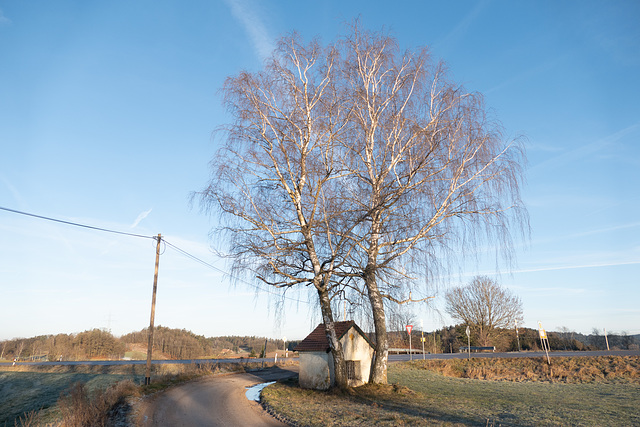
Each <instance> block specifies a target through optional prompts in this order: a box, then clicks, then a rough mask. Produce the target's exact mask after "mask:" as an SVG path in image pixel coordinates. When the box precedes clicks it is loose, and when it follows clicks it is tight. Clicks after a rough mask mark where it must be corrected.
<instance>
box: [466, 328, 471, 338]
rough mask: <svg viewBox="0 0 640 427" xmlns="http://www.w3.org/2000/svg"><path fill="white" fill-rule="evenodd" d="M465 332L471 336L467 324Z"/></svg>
mask: <svg viewBox="0 0 640 427" xmlns="http://www.w3.org/2000/svg"><path fill="white" fill-rule="evenodd" d="M466 333H467V336H471V331H470V330H469V326H467V330H466Z"/></svg>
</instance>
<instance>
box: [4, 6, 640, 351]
mask: <svg viewBox="0 0 640 427" xmlns="http://www.w3.org/2000/svg"><path fill="white" fill-rule="evenodd" d="M358 16H359V17H360V19H361V22H362V24H363V25H364V26H365V27H367V28H368V29H381V28H385V29H386V30H388V31H390V32H391V34H392V35H394V36H395V37H397V39H398V40H399V42H400V44H401V46H405V47H407V48H413V47H417V46H422V45H427V46H429V47H430V49H431V53H432V55H434V57H436V58H438V59H442V60H444V61H446V62H447V63H448V65H449V69H450V71H451V74H452V76H453V78H454V79H455V80H456V81H457V82H459V83H462V84H464V85H465V87H466V88H467V89H468V90H473V91H479V92H482V93H484V94H485V96H486V104H487V106H488V107H490V108H491V109H492V110H493V111H494V112H495V114H496V116H497V117H498V118H499V119H500V120H501V121H502V123H503V125H504V127H505V130H506V134H507V136H512V137H516V136H519V135H524V136H525V137H526V138H527V153H528V159H529V165H528V169H527V175H526V179H527V182H526V185H525V186H524V188H523V198H524V201H525V203H526V205H527V207H528V209H529V214H530V219H531V237H530V239H529V240H527V241H523V242H517V248H516V264H515V265H514V266H513V267H512V269H511V270H510V271H509V270H505V269H502V272H501V273H500V274H499V275H498V276H496V278H497V280H499V282H500V283H502V284H503V285H504V286H506V287H509V288H510V289H512V290H513V291H514V292H515V293H516V294H517V295H519V296H520V297H521V299H522V301H523V306H524V317H525V326H528V327H533V328H535V327H537V322H538V321H540V322H542V324H543V326H544V327H545V328H546V329H548V330H554V329H556V328H557V327H561V326H566V327H568V328H570V329H573V330H576V331H578V332H586V333H588V332H590V331H591V330H592V328H598V329H600V330H602V329H603V328H606V329H607V331H611V332H620V331H627V332H629V333H633V334H637V333H640V304H639V303H640V286H639V285H640V216H639V215H638V211H639V210H640V209H639V208H640V191H638V186H639V184H640V172H639V171H640V102H639V101H638V99H640V79H638V76H639V75H640V27H639V26H638V25H637V21H638V17H640V3H638V2H637V1H609V2H592V1H566V2H553V1H541V2H538V1H536V2H533V1H523V2H510V1H486V2H466V1H460V2H435V1H434V2H430V1H420V2H418V1H403V2H394V3H392V2H382V1H380V2H375V1H353V2H344V1H327V2H321V1H318V2H292V1H239V0H237V1H232V0H228V1H190V2H177V1H161V2H151V1H139V2H125V1H111V2H79V1H76V2H71V1H56V2H48V1H33V2H19V1H5V0H0V206H3V207H6V208H11V209H17V210H21V211H27V212H32V213H35V214H39V215H44V216H50V217H54V218H58V219H61V220H65V221H72V222H79V223H83V224H88V225H92V226H96V227H102V228H109V229H115V230H120V231H124V232H129V233H135V234H141V235H145V236H154V235H156V234H157V233H162V235H163V236H164V237H165V238H166V239H167V241H168V242H170V243H172V244H174V245H176V246H178V247H179V248H181V249H183V250H185V251H187V252H189V253H191V254H193V255H195V256H197V257H199V258H201V259H203V260H205V261H207V262H208V263H210V264H212V265H214V266H215V267H217V268H219V269H220V270H221V271H222V272H221V271H220V270H215V269H212V268H209V267H207V266H204V265H201V264H199V263H196V262H194V261H193V260H190V259H188V258H186V257H185V256H183V255H182V254H180V253H179V252H177V251H175V250H173V249H172V248H171V247H166V248H164V252H163V254H162V256H161V259H160V274H159V282H158V302H157V313H156V325H157V324H162V325H164V326H169V327H174V328H185V329H189V330H192V331H193V332H195V333H198V334H202V335H206V336H217V335H255V336H269V337H273V338H282V337H283V336H286V337H288V338H290V339H297V338H303V337H304V336H305V335H306V334H307V333H308V332H309V331H310V330H311V329H312V328H313V327H314V325H315V324H316V323H317V322H318V321H319V316H318V313H317V312H315V311H314V310H313V309H310V305H309V304H308V303H307V300H308V299H309V297H311V301H313V295H311V296H309V295H307V294H306V293H304V292H301V293H300V294H299V295H293V296H294V299H298V300H299V301H296V300H294V299H292V300H287V302H286V303H285V304H284V305H280V306H279V305H278V304H277V298H274V297H273V296H271V297H270V296H269V295H268V294H265V293H263V292H256V290H255V289H254V288H252V287H250V286H248V285H246V284H244V283H237V284H235V285H234V284H233V283H231V281H230V280H229V278H228V276H227V275H225V274H223V272H224V271H226V270H227V267H226V265H225V263H224V261H223V260H220V259H218V258H217V257H216V256H215V255H214V254H213V253H212V252H211V251H210V249H209V247H210V243H211V242H212V240H211V239H210V237H209V231H210V229H211V227H212V226H214V225H215V220H213V219H210V218H208V217H207V216H205V215H203V214H202V213H201V212H199V210H198V208H197V207H195V208H194V207H191V206H190V204H189V193H190V192H192V191H196V190H199V189H201V188H202V187H203V186H204V185H205V183H206V181H207V178H208V176H209V170H208V162H209V160H210V159H211V158H212V156H213V155H214V153H215V151H216V141H215V140H213V139H212V131H213V130H214V129H215V128H216V127H217V126H219V125H221V124H223V123H225V122H227V121H228V120H229V116H228V114H227V113H226V112H225V111H224V109H223V108H222V106H221V100H220V97H219V94H218V90H219V88H220V87H221V86H222V83H223V81H224V79H225V77H226V76H229V75H233V74H235V73H237V72H239V71H240V70H242V69H248V70H258V69H259V68H260V66H261V63H262V60H263V59H264V57H265V56H266V55H268V53H269V52H270V50H271V49H272V47H273V45H274V41H275V40H276V39H277V38H278V37H279V36H281V35H284V34H287V33H289V32H291V31H293V30H296V31H298V32H299V33H301V34H302V36H303V37H305V38H306V39H307V40H309V39H310V38H311V37H314V36H319V37H321V38H322V40H324V41H331V40H333V39H334V38H335V37H336V36H337V35H338V34H339V33H340V32H342V31H343V29H344V23H345V22H347V21H350V20H352V19H353V18H355V17H358ZM212 239H215V236H213V237H212ZM154 260H155V248H154V242H153V241H152V240H151V239H141V238H134V237H128V236H121V235H114V234H108V233H101V232H97V231H92V230H87V229H82V228H77V227H71V226H66V225H62V224H57V223H52V222H47V221H42V220H38V219H34V218H30V217H25V216H21V215H17V214H14V213H9V212H4V211H0V339H7V338H13V337H27V336H34V335H40V334H51V333H59V332H64V333H73V332H80V331H83V330H86V329H91V328H109V329H111V330H112V331H113V333H114V334H116V335H121V334H124V333H127V332H130V331H133V330H139V329H142V328H143V327H145V326H147V325H148V323H149V308H150V297H151V287H152V282H153V268H154ZM493 266H494V263H492V262H491V260H486V261H482V262H480V263H479V264H477V265H473V266H469V267H465V269H464V270H463V271H462V273H461V274H460V275H457V276H456V277H455V278H453V279H452V285H458V284H465V283H466V282H468V281H469V280H470V279H471V278H472V277H473V276H474V275H476V274H495V268H493ZM441 300H442V298H441V296H440V297H438V298H436V300H435V302H433V303H432V304H433V305H434V307H431V308H430V307H427V306H416V307H414V308H413V309H412V310H413V312H414V314H415V316H416V317H417V318H418V319H423V320H424V326H425V329H427V330H432V329H433V328H434V327H440V326H442V325H443V324H450V323H451V322H450V321H449V320H448V319H447V318H446V316H445V317H444V318H440V317H439V316H437V315H435V314H434V310H433V309H432V308H438V307H441V306H442V303H441Z"/></svg>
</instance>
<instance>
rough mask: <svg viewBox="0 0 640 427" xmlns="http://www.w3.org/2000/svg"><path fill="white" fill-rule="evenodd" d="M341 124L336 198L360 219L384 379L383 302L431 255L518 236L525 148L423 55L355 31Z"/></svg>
mask: <svg viewBox="0 0 640 427" xmlns="http://www.w3.org/2000/svg"><path fill="white" fill-rule="evenodd" d="M341 54H342V55H343V72H344V79H345V83H344V84H346V85H347V87H348V89H347V90H345V92H344V93H345V94H347V100H346V101H345V104H346V105H348V111H349V114H350V116H349V120H348V127H347V129H346V132H347V134H348V136H347V137H346V138H342V139H341V140H340V142H342V143H344V145H343V146H342V147H341V149H342V150H343V151H344V153H345V154H344V155H342V156H340V158H341V159H344V166H343V168H344V169H345V170H347V171H349V173H348V175H347V182H348V184H347V185H345V191H350V194H348V195H347V194H345V195H344V197H345V199H348V200H349V203H350V204H352V205H353V207H352V209H353V210H354V211H355V212H359V215H355V216H354V218H356V219H357V221H358V224H357V225H355V226H354V227H353V230H352V231H351V237H352V239H353V242H354V244H355V245H356V247H357V248H358V250H355V251H352V252H350V253H349V256H350V259H349V263H350V265H351V267H352V270H351V272H352V274H353V275H355V276H359V277H360V278H361V279H362V280H363V282H364V288H365V289H364V290H365V291H366V293H367V296H368V299H369V302H370V305H371V311H372V315H373V323H374V327H375V334H376V349H375V350H376V353H375V354H376V359H375V362H374V364H373V368H372V373H371V379H370V381H371V382H374V383H386V381H387V374H386V372H387V358H388V344H387V331H386V323H385V322H386V319H385V301H387V302H392V303H407V302H414V301H419V300H425V299H426V298H429V297H430V296H431V295H422V297H421V298H412V295H411V291H412V290H414V292H415V290H416V286H417V285H418V284H419V283H424V281H425V278H426V277H428V275H429V273H430V272H429V271H428V266H429V261H430V258H431V259H432V258H433V257H436V256H437V255H438V254H441V253H446V252H447V251H449V253H451V252H454V251H461V252H465V251H467V252H472V251H473V250H475V249H476V248H477V247H478V246H479V244H480V243H484V242H492V243H494V242H495V243H497V244H498V246H499V247H501V248H502V249H503V250H504V252H503V253H504V254H505V255H507V256H508V255H509V254H510V253H511V237H510V236H511V234H510V233H511V232H512V231H513V229H518V228H521V229H526V224H527V217H526V210H525V209H524V207H523V205H522V202H521V200H520V196H519V185H520V182H521V179H522V169H521V165H522V164H523V163H524V151H523V148H522V145H521V143H520V141H519V140H509V139H505V138H504V137H503V136H502V133H501V127H500V125H499V123H498V122H495V121H492V120H491V119H490V118H489V116H488V114H487V112H486V110H485V107H484V104H483V98H482V96H481V95H480V94H478V93H470V92H467V91H466V90H465V89H464V88H463V87H462V86H459V85H456V84H454V83H452V82H451V81H450V80H449V77H448V73H447V69H446V67H445V65H444V64H443V63H441V62H435V61H433V60H432V59H431V57H430V55H429V53H428V50H427V49H426V48H421V49H417V50H407V51H402V50H400V48H399V46H398V43H397V41H396V40H395V39H393V38H392V37H389V36H387V35H385V34H383V33H381V32H370V31H366V30H362V29H361V28H359V26H358V23H357V22H356V23H355V24H354V25H353V27H352V32H351V33H350V34H349V35H348V36H347V37H345V38H344V39H343V43H342V45H341Z"/></svg>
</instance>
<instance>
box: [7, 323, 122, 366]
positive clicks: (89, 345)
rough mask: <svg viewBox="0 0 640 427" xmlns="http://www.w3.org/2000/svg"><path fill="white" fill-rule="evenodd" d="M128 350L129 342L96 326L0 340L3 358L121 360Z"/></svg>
mask: <svg viewBox="0 0 640 427" xmlns="http://www.w3.org/2000/svg"><path fill="white" fill-rule="evenodd" d="M125 350H126V346H125V344H124V343H123V342H122V341H120V340H119V339H118V338H116V337H114V336H113V335H112V334H111V333H109V332H108V331H104V330H101V329H93V330H90V331H84V332H80V333H78V334H57V335H40V336H37V337H33V338H16V339H13V340H7V341H3V342H1V343H0V359H7V360H13V359H16V358H17V359H19V360H48V361H56V360H84V359H93V358H110V359H120V358H122V357H123V356H124V353H125Z"/></svg>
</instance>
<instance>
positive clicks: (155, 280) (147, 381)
mask: <svg viewBox="0 0 640 427" xmlns="http://www.w3.org/2000/svg"><path fill="white" fill-rule="evenodd" d="M161 241H162V235H161V234H160V233H158V244H157V245H156V271H155V273H154V275H153V295H152V296H151V319H150V320H149V343H148V344H147V371H146V373H145V376H144V385H149V384H151V352H152V350H153V322H154V320H155V317H156V291H157V289H158V264H160V242H161Z"/></svg>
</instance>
